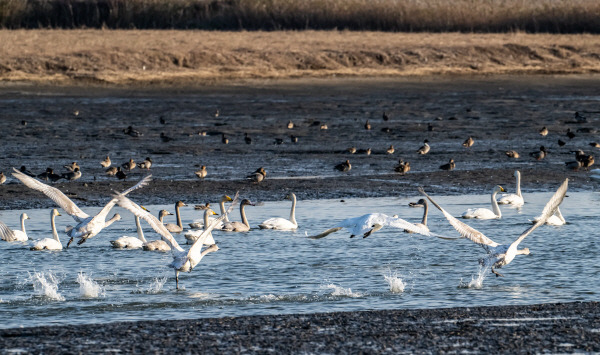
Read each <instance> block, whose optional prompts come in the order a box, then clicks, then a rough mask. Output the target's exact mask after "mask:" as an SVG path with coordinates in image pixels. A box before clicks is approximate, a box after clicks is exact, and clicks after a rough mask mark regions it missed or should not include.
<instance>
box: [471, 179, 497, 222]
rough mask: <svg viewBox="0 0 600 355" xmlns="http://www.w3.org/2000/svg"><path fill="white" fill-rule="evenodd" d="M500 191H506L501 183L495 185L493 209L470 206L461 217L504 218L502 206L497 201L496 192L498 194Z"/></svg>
mask: <svg viewBox="0 0 600 355" xmlns="http://www.w3.org/2000/svg"><path fill="white" fill-rule="evenodd" d="M498 192H506V190H504V188H503V187H502V186H500V185H498V186H496V187H494V190H493V191H492V210H489V209H487V208H469V209H468V210H467V211H466V212H465V213H463V214H462V216H461V217H462V218H477V219H497V218H502V212H500V207H498V202H497V201H496V194H498Z"/></svg>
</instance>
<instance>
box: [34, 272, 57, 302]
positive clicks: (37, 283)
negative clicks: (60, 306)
mask: <svg viewBox="0 0 600 355" xmlns="http://www.w3.org/2000/svg"><path fill="white" fill-rule="evenodd" d="M28 274H29V279H28V281H30V282H31V284H32V285H33V291H34V292H35V293H36V294H37V295H38V296H42V297H45V298H48V299H51V300H55V301H64V300H65V298H64V297H63V296H62V295H61V294H60V293H59V292H58V285H59V284H60V280H59V279H58V277H56V275H54V274H53V273H52V272H51V271H48V272H43V271H40V272H33V273H28Z"/></svg>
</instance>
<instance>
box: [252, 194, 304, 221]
mask: <svg viewBox="0 0 600 355" xmlns="http://www.w3.org/2000/svg"><path fill="white" fill-rule="evenodd" d="M285 199H286V200H292V211H291V212H290V219H289V220H287V219H285V218H281V217H276V218H269V219H267V220H266V221H264V222H262V223H261V224H259V225H258V227H260V229H278V230H295V229H298V222H296V195H295V194H294V193H293V192H290V193H289V194H287V195H286V196H285Z"/></svg>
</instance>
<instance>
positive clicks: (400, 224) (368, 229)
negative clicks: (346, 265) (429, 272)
mask: <svg viewBox="0 0 600 355" xmlns="http://www.w3.org/2000/svg"><path fill="white" fill-rule="evenodd" d="M421 201H423V202H424V200H420V201H419V203H421ZM426 224H427V207H426V211H425V214H424V216H423V220H422V221H421V223H417V224H413V223H410V222H408V221H405V220H403V219H402V218H398V217H397V216H393V217H390V216H388V215H386V214H383V213H369V214H365V215H362V216H359V217H354V218H348V219H345V220H343V221H341V222H340V223H338V224H337V225H335V226H333V227H332V228H329V229H328V230H326V231H325V232H323V233H321V234H317V235H314V236H310V237H309V238H311V239H320V238H324V237H326V236H328V235H329V234H331V233H335V232H337V231H339V230H341V229H343V228H346V229H348V230H350V238H354V237H355V236H357V235H362V236H363V238H366V237H368V236H370V235H371V234H373V233H374V232H376V231H378V230H380V229H381V228H383V227H392V228H398V229H402V230H404V232H407V233H417V234H421V235H425V236H428V237H437V238H441V239H457V238H447V237H444V236H441V235H439V234H435V233H431V232H430V231H429V228H427V226H426Z"/></svg>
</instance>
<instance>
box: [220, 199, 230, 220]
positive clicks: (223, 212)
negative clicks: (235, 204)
mask: <svg viewBox="0 0 600 355" xmlns="http://www.w3.org/2000/svg"><path fill="white" fill-rule="evenodd" d="M219 208H220V209H221V216H222V215H225V220H224V221H223V222H229V215H228V214H226V213H225V201H221V202H220V203H219Z"/></svg>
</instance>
